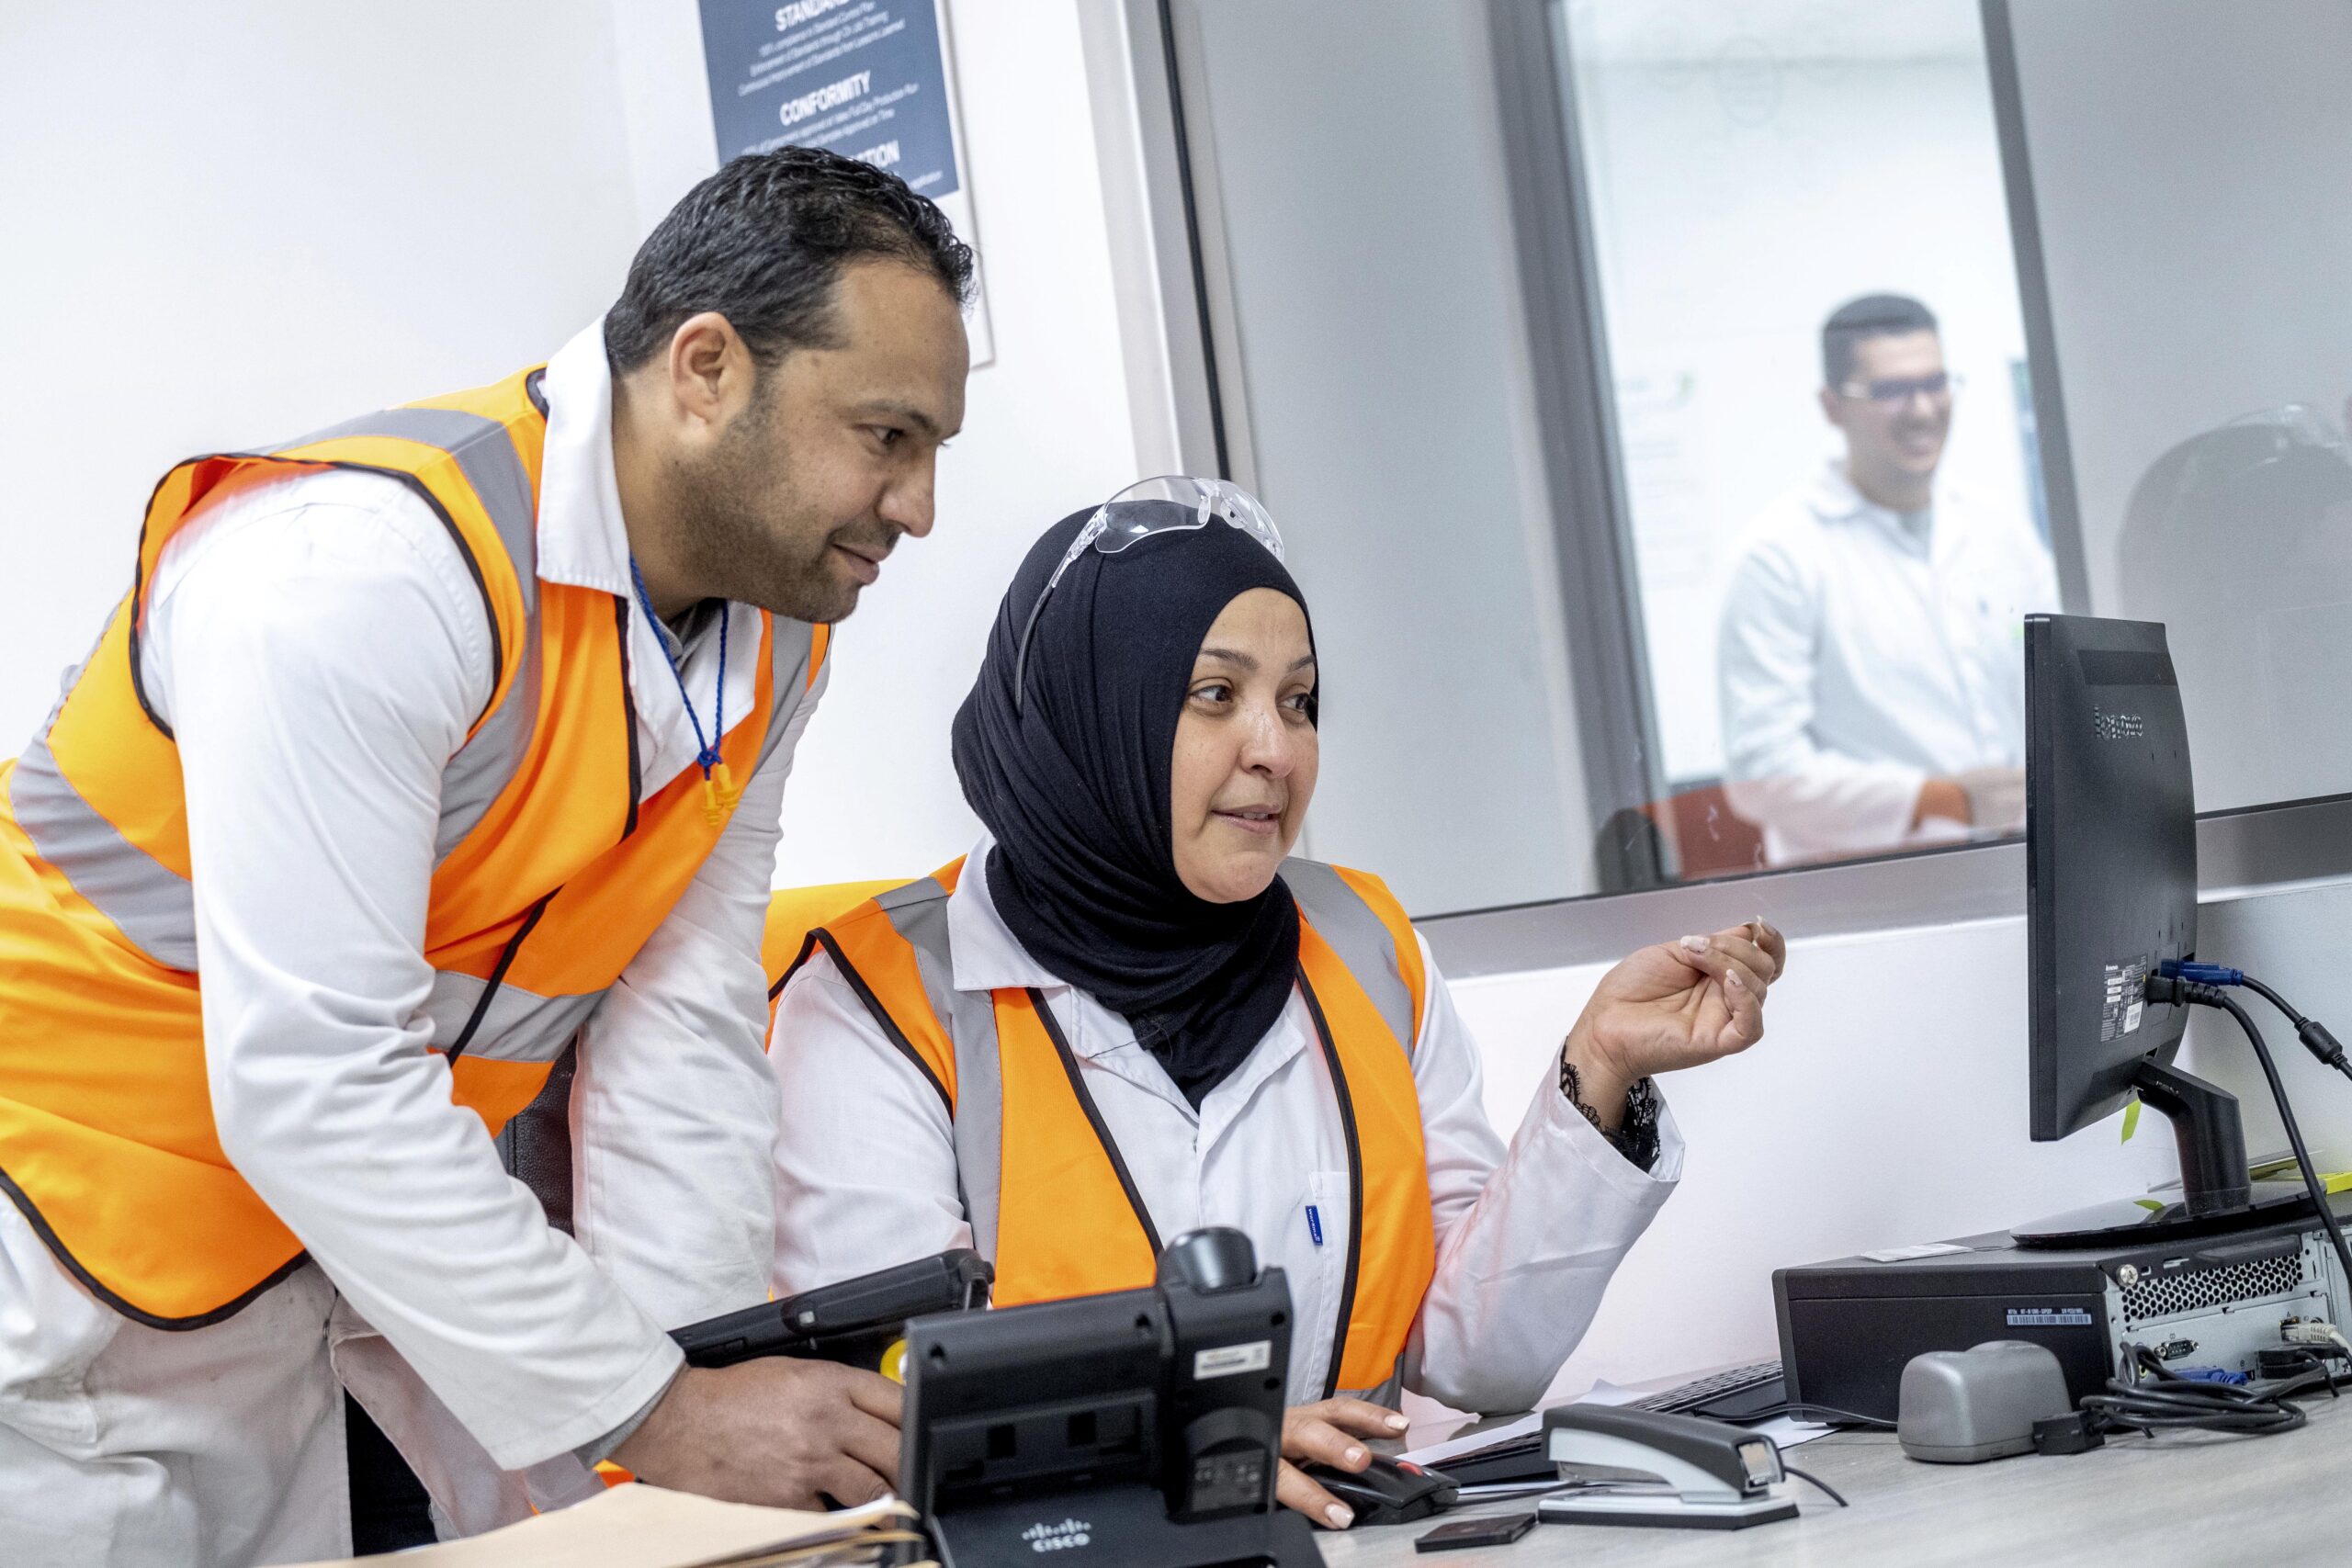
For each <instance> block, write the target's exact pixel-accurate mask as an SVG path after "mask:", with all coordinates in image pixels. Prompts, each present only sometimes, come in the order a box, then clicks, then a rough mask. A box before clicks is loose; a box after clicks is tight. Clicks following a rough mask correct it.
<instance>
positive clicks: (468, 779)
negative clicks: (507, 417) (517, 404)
mask: <svg viewBox="0 0 2352 1568" xmlns="http://www.w3.org/2000/svg"><path fill="white" fill-rule="evenodd" d="M370 436H373V437H379V438H383V439H387V440H393V441H408V442H413V443H415V444H417V445H419V446H437V447H439V448H440V449H441V450H442V451H444V452H447V454H448V455H449V457H450V459H451V460H452V461H453V462H455V463H456V464H457V465H458V472H459V473H461V474H463V475H464V476H465V479H466V483H467V484H468V485H469V486H471V487H472V489H473V492H474V496H475V498H476V499H477V500H479V501H480V502H481V508H482V511H483V512H484V513H486V514H487V515H488V516H489V518H490V522H491V526H492V528H493V529H495V530H496V531H497V534H498V539H499V543H501V544H503V545H504V546H505V547H506V556H507V559H508V560H509V561H511V562H512V563H513V565H514V570H515V585H516V587H517V588H518V589H520V590H521V592H522V595H523V626H522V630H521V634H520V636H521V643H522V646H521V648H520V649H519V652H520V654H521V666H520V668H519V669H518V670H517V671H516V673H515V681H514V682H513V684H512V685H510V686H509V687H508V688H507V692H506V696H505V698H504V699H503V701H501V702H500V703H499V705H497V706H496V707H494V708H492V710H491V711H490V712H489V713H488V714H487V715H485V716H483V718H482V721H481V723H480V724H479V725H477V726H476V727H475V728H474V732H473V734H472V736H471V737H469V739H467V741H466V743H465V744H464V745H463V746H461V747H459V748H458V752H457V754H456V755H455V756H453V757H451V758H450V759H449V763H448V766H447V767H446V768H444V769H443V770H442V773H441V819H440V823H439V826H438V827H437V828H436V829H435V831H434V835H433V857H434V863H435V864H436V865H438V864H439V863H441V862H442V861H444V860H446V859H447V858H448V856H449V852H451V851H452V850H455V849H456V848H457V847H458V844H460V843H461V842H463V841H464V840H465V837H466V835H467V834H468V833H470V832H472V831H473V830H474V829H475V827H476V826H478V825H479V824H480V823H481V818H482V815H483V813H485V812H487V811H488V810H489V809H490V807H491V803H492V801H494V800H496V799H497V798H498V797H499V795H500V794H501V793H503V791H504V790H505V788H506V786H507V784H510V783H512V782H513V781H514V778H515V772H516V770H517V769H519V768H520V767H521V766H522V765H523V754H524V752H525V751H526V750H528V749H529V747H530V743H531V730H532V728H533V726H534V724H535V723H536V722H537V718H538V712H539V633H538V614H539V578H538V558H539V536H538V507H537V502H535V501H534V500H533V498H532V494H531V476H530V473H529V471H528V470H527V469H526V468H524V467H523V457H522V454H521V453H519V452H517V451H516V450H515V440H514V437H513V436H512V435H510V434H507V429H506V426H505V425H504V424H503V423H501V422H499V421H497V420H494V419H491V418H488V417H486V416H484V415H482V414H478V413H468V412H465V411H464V410H462V409H384V410H382V411H380V412H376V413H370V414H362V415H360V416H359V417H358V418H357V419H350V420H345V421H344V422H343V423H341V424H336V425H330V426H329V427H328V428H326V429H324V430H321V431H317V432H314V433H313V434H309V435H305V436H304V437H302V438H301V439H300V441H292V442H288V443H287V444H286V446H282V447H279V448H277V451H278V452H281V453H282V452H288V451H292V450H294V449H296V448H298V447H303V446H316V445H318V444H319V443H321V442H326V441H347V440H353V439H358V438H364V437H370Z"/></svg>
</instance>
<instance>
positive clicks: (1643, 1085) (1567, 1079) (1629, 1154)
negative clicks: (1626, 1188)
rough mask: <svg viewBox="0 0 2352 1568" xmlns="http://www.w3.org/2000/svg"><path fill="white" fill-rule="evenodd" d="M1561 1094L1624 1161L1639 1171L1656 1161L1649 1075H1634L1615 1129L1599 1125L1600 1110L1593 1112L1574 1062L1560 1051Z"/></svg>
mask: <svg viewBox="0 0 2352 1568" xmlns="http://www.w3.org/2000/svg"><path fill="white" fill-rule="evenodd" d="M1560 1093H1561V1094H1562V1095H1563V1096H1565V1097H1566V1100H1567V1102H1568V1103H1569V1104H1570V1105H1573V1106H1575V1107H1576V1108H1577V1110H1578V1111H1581V1112H1583V1114H1584V1119H1585V1120H1586V1121H1588V1122H1591V1123H1592V1129H1593V1131H1594V1132H1596V1133H1599V1134H1600V1135H1601V1136H1602V1137H1603V1138H1606V1139H1608V1140H1609V1146H1610V1147H1611V1148H1612V1149H1615V1150H1616V1151H1617V1152H1618V1153H1619V1154H1621V1155H1623V1156H1625V1158H1626V1161H1627V1162H1628V1163H1629V1164H1631V1165H1633V1166H1634V1167H1636V1168H1639V1169H1642V1170H1647V1169H1649V1168H1650V1167H1652V1166H1654V1165H1656V1164H1657V1110H1658V1098H1657V1083H1656V1082H1655V1081H1654V1080H1652V1079H1650V1078H1637V1079H1635V1080H1634V1087H1633V1088H1632V1089H1628V1090H1626V1091H1625V1120H1624V1122H1623V1123H1622V1124H1620V1125H1619V1127H1618V1128H1617V1130H1616V1131H1615V1132H1613V1133H1612V1132H1611V1131H1610V1130H1609V1129H1608V1128H1606V1127H1603V1126H1602V1125H1601V1124H1600V1111H1595V1110H1594V1109H1593V1108H1592V1106H1591V1103H1590V1102H1589V1101H1588V1100H1586V1099H1585V1097H1584V1082H1583V1080H1582V1079H1581V1078H1580V1077H1577V1067H1576V1064H1575V1063H1574V1062H1571V1061H1569V1060H1568V1058H1567V1055H1566V1053H1565V1052H1563V1053H1562V1054H1561V1056H1560Z"/></svg>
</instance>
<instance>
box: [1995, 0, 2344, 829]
mask: <svg viewBox="0 0 2352 1568" xmlns="http://www.w3.org/2000/svg"><path fill="white" fill-rule="evenodd" d="M1995 14H1996V17H1997V19H1999V20H2000V22H2001V23H2002V25H2003V26H2004V28H2006V31H2007V36H2008V38H2009V39H2010V41H2011V47H2012V50H2013V53H2014V59H2015V80H2014V91H2015V94H2016V100H2017V103H2016V108H2017V113H2016V116H2015V118H2014V122H2013V124H2014V135H2013V142H2012V145H2011V146H2010V147H2009V149H2008V152H2009V162H2010V164H2011V166H2012V175H2013V176H2024V177H2029V178H2030V186H2031V192H2032V202H2033V212H2034V219H2035V224H2036V228H2037V230H2038V236H2037V237H2038V240H2039V250H2040V254H2041V267H2040V268H2039V269H2038V273H2037V274H2036V275H2034V276H2032V277H2030V279H2029V281H2030V282H2032V283H2034V284H2035V285H2036V286H2037V289H2038V292H2039V295H2040V299H2039V306H2040V310H2041V314H2042V316H2043V319H2044V321H2045V322H2046V327H2047V330H2048V332H2049V333H2050V339H2049V341H2050V342H2051V344H2052V346H2053V348H2054V350H2055V353H2056V357H2057V360H2058V363H2059V365H2060V367H2062V369H2063V371H2064V383H2063V386H2058V387H2053V388H2052V389H2049V390H2050V391H2052V392H2053V393H2062V394H2063V397H2061V398H2059V399H2057V400H2056V401H2058V402H2063V416H2062V417H2063V422H2064V432H2065V435H2066V441H2065V444H2064V456H2065V457H2066V458H2067V459H2068V461H2067V463H2066V465H2065V469H2064V473H2063V475H2061V476H2059V477H2061V478H2063V479H2064V481H2065V483H2066V487H2067V489H2068V491H2070V492H2071V504H2069V505H2067V506H2065V507H2063V508H2060V509H2059V510H2061V511H2063V512H2066V513H2073V514H2076V515H2079V516H2080V518H2081V532H2080V541H2079V543H2080V549H2081V554H2082V564H2081V571H2082V576H2083V580H2084V582H2085V585H2086V590H2087V594H2088V599H2089V605H2088V608H2089V609H2090V610H2091V611H2092V612H2093V613H2095V614H2098V615H2122V616H2126V617H2130V618H2132V619H2138V620H2155V621H2162V622H2164V623H2165V627H2166V629H2167V634H2168V637H2169V641H2170V643H2171V646H2172V653H2173V663H2174V667H2175V668H2176V669H2177V671H2178V672H2179V677H2180V693H2181V705H2182V707H2183V709H2184V710H2185V712H2186V714H2187V716H2188V737H2189V749H2190V753H2191V755H2192V757H2193V758H2194V760H2195V763H2196V770H2197V804H2198V806H2199V809H2201V810H2205V811H2218V810H2233V809H2237V808H2242V807H2251V806H2259V805H2264V804H2267V803H2270V802H2275V801H2283V800H2296V799H2301V798H2307V797H2310V796H2314V795H2336V794H2342V793H2345V792H2346V791H2352V702H2347V694H2352V448H2347V446H2346V441H2345V422H2346V417H2347V415H2352V283H2347V279H2352V93H2347V92H2346V83H2347V82H2352V6H2346V5H2345V4H2344V3H2343V0H2266V3H2265V4H2263V5H2260V6H2211V5H2207V4H2204V3H2202V0H2070V3H2069V4H2066V5H2063V6H2060V5H2044V4H2040V3H2030V4H2022V5H2000V6H1996V7H1995Z"/></svg>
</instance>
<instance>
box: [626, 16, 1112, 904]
mask: <svg viewBox="0 0 2352 1568" xmlns="http://www.w3.org/2000/svg"><path fill="white" fill-rule="evenodd" d="M614 9H615V16H616V26H617V29H618V31H619V33H620V36H621V38H622V39H623V40H624V41H625V42H626V43H627V44H628V45H629V46H630V47H629V48H628V50H627V51H625V54H624V66H623V91H624V96H625V97H626V100H627V103H628V142H629V147H630V152H631V157H632V166H633V167H634V169H635V170H636V172H637V176H638V180H639V189H638V206H639V214H640V220H641V221H643V222H644V223H646V224H649V225H650V223H651V222H652V221H653V220H656V219H658V218H659V217H660V215H661V214H662V212H665V211H667V210H668V209H669V206H670V204H671V203H672V202H673V201H674V200H676V199H677V197H679V196H680V195H682V194H683V193H684V191H685V189H686V187H687V186H690V185H692V184H693V183H694V182H695V180H697V179H700V178H701V177H702V176H703V175H707V174H708V173H709V172H710V170H711V169H712V168H713V167H714V166H715V164H716V159H717V156H718V153H717V151H716V149H715V147H714V146H713V144H712V142H711V139H710V132H709V124H710V107H709V88H708V86H707V83H706V80H705V78H704V74H703V60H702V48H701V43H700V34H699V31H698V30H697V24H696V21H695V15H696V13H695V5H694V4H693V0H614ZM949 16H950V25H951V27H952V28H953V32H954V44H955V53H956V69H957V72H958V73H959V76H960V81H959V84H958V95H959V98H960V101H961V104H962V107H963V124H964V135H965V141H966V147H965V153H966V160H967V164H968V165H969V167H968V171H967V173H968V179H969V183H970V186H971V190H972V197H973V205H974V209H975V211H976V213H977V218H978V246H979V249H980V252H981V254H982V257H983V259H984V263H985V265H986V267H987V273H988V290H989V314H990V318H991V321H992V324H993V325H994V328H995V336H996V359H995V362H994V363H993V364H991V365H989V366H986V367H982V368H980V369H978V370H975V371H974V372H973V373H972V378H971V380H970V382H969V383H968V385H967V389H966V407H965V421H964V433H963V434H962V435H960V436H958V437H957V438H956V440H955V441H954V442H953V443H951V444H950V445H949V446H948V448H947V450H946V451H945V452H944V454H943V455H942V456H941V458H940V466H939V515H938V524H937V528H936V531H935V532H934V533H933V535H932V536H931V537H930V538H928V539H910V540H907V541H905V542H903V543H902V544H901V545H900V546H899V550H898V553H897V554H896V555H894V556H893V557H892V558H891V559H890V564H889V565H888V567H887V568H886V569H884V571H883V578H882V581H881V582H880V584H879V585H877V586H876V588H875V589H874V590H873V591H872V592H868V593H867V594H866V595H865V603H864V604H862V605H861V606H860V608H859V610H858V612H857V614H856V615H854V616H853V617H851V618H850V619H849V620H848V621H845V622H843V623H842V626H841V627H840V628H839V630H838V631H837V633H836V636H835V641H834V644H833V647H834V649H835V650H836V653H835V657H836V660H837V662H836V664H835V667H834V670H833V677H832V684H831V688H830V689H829V690H828V692H827V694H826V697H825V703H824V705H823V706H822V707H820V709H819V710H818V713H817V716H816V718H815V719H814V720H812V721H811V723H810V725H809V733H808V736H807V738H806V739H804V740H803V741H802V743H801V749H800V752H799V755H798V758H797V760H796V761H795V762H794V765H793V777H792V784H791V786H790V788H789V790H788V791H787V793H786V800H785V814H784V843H783V847H782V849H781V851H780V852H779V854H778V858H777V866H776V883H777V886H800V885H804V884H809V883H820V882H835V881H855V880H863V879H865V878H869V877H879V876H891V875H898V874H908V875H916V874H922V873H923V872H927V871H929V870H931V869H932V868H933V866H935V865H937V864H939V863H942V862H944V861H946V860H948V859H950V858H952V857H954V856H956V855H958V854H961V853H962V852H964V851H965V850H967V849H968V848H970V847H971V842H972V840H973V838H974V837H975V836H976V835H977V833H978V822H977V820H976V819H975V818H973V817H972V815H971V814H970V812H969V811H968V810H967V808H966V807H965V806H964V802H963V796H962V794H961V792H960V791H959V790H958V788H957V786H956V775H955V771H954V769H953V768H952V767H951V766H950V764H949V761H948V726H949V722H950V720H951V719H952V718H953V717H954V716H955V713H956V707H957V705H960V704H961V703H962V702H963V700H964V694H965V693H966V692H967V691H968V690H969V689H970V686H971V682H972V675H973V673H974V671H977V670H978V668H979V660H980V650H981V648H982V646H983V644H984V642H985V640H986V637H987V632H988V627H989V621H990V619H991V617H993V616H994V615H995V613H996V607H997V603H998V601H999V600H1000V599H1001V597H1002V595H1003V592H1004V587H1005V584H1006V583H1008V582H1010V581H1012V573H1013V569H1014V568H1015V567H1016V566H1017V565H1018V564H1019V563H1020V559H1021V557H1022V556H1023V553H1025V552H1026V551H1027V549H1028V547H1029V546H1030V544H1031V543H1032V542H1034V541H1035V538H1036V537H1037V536H1038V535H1039V534H1041V533H1043V532H1044V531H1045V530H1046V526H1047V525H1049V524H1052V523H1054V522H1056V521H1057V520H1059V519H1060V518H1061V517H1063V516H1065V515H1067V514H1068V513H1071V512H1074V511H1077V510H1078V509H1079V508H1080V507H1084V506H1091V505H1092V504H1093V503H1095V502H1099V501H1102V500H1103V499H1105V498H1106V497H1108V496H1110V495H1111V494H1113V493H1114V492H1115V491H1118V490H1120V489H1121V488H1122V487H1124V486H1125V485H1127V484H1130V483H1132V482H1133V481H1134V480H1135V479H1136V478H1137V477H1138V476H1137V474H1136V440H1135V432H1134V429H1133V427H1132V425H1131V423H1130V422H1129V418H1128V403H1127V383H1126V370H1125V363H1124V361H1123V360H1122V358H1121V355H1120V338H1119V321H1118V315H1117V309H1116V301H1115V299H1114V285H1113V278H1112V271H1111V257H1110V238H1109V233H1108V231H1107V228H1106V224H1105V219H1104V207H1103V186H1102V179H1101V174H1100V171H1099V169H1098V166H1097V164H1096V152H1095V130H1094V120H1093V118H1092V114H1091V107H1090V103H1089V99H1088V95H1087V85H1086V72H1085V62H1084V59H1083V56H1082V53H1081V47H1082V40H1081V39H1080V28H1079V17H1078V9H1077V6H1075V5H1074V4H1072V3H1071V0H957V3H956V4H955V5H954V6H951V7H950V13H949Z"/></svg>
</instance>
